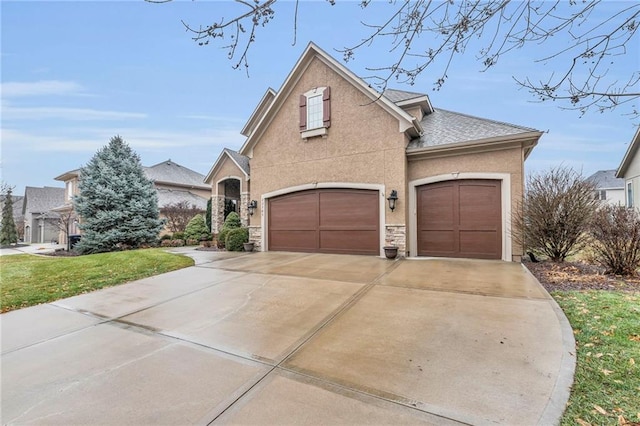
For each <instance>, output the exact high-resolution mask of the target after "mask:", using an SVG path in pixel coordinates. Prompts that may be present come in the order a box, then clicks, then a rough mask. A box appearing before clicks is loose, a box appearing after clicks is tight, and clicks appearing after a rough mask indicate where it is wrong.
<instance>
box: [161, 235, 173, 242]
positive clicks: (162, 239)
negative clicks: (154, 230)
mask: <svg viewBox="0 0 640 426" xmlns="http://www.w3.org/2000/svg"><path fill="white" fill-rule="evenodd" d="M170 239H171V235H169V234H164V235H163V236H162V237H160V241H164V240H170Z"/></svg>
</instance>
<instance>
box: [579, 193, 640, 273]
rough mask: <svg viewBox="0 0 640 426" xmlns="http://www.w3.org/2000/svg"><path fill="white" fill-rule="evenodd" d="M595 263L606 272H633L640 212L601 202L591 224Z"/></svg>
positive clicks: (638, 259)
mask: <svg viewBox="0 0 640 426" xmlns="http://www.w3.org/2000/svg"><path fill="white" fill-rule="evenodd" d="M591 236H592V237H593V240H594V241H593V251H594V258H595V260H596V262H598V263H599V264H600V265H602V266H604V267H605V268H606V273H610V274H616V275H634V274H635V273H636V271H637V269H638V267H640V215H639V214H638V212H637V210H635V209H629V208H626V207H624V206H612V205H608V204H607V205H604V206H602V207H600V208H599V209H598V211H597V212H596V214H595V215H594V217H593V221H592V224H591Z"/></svg>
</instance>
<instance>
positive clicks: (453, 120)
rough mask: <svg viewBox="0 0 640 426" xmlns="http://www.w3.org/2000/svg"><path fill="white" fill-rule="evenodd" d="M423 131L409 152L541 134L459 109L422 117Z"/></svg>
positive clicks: (413, 142) (436, 111) (411, 145)
mask: <svg viewBox="0 0 640 426" xmlns="http://www.w3.org/2000/svg"><path fill="white" fill-rule="evenodd" d="M421 124H422V128H423V129H424V133H423V134H422V136H420V137H419V138H415V139H414V140H412V141H411V142H410V143H409V145H408V146H407V151H418V150H421V149H424V148H429V147H435V146H442V145H453V144H466V143H469V142H481V141H486V140H495V139H496V138H508V137H513V136H526V137H533V136H536V134H537V137H540V135H541V134H542V133H541V132H540V131H538V130H535V129H532V128H529V127H523V126H517V125H515V124H508V123H503V122H500V121H494V120H488V119H485V118H479V117H473V116H471V115H466V114H461V113H458V112H452V111H447V110H443V109H436V110H435V111H434V112H432V113H431V114H428V115H425V116H424V117H423V118H422V122H421Z"/></svg>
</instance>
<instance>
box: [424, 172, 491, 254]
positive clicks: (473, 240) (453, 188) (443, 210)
mask: <svg viewBox="0 0 640 426" xmlns="http://www.w3.org/2000/svg"><path fill="white" fill-rule="evenodd" d="M417 191H418V193H417V199H418V256H444V257H467V258H477V259H501V258H502V226H501V224H502V214H501V212H502V209H501V203H500V181H495V180H456V181H447V182H438V183H434V184H429V185H424V186H420V187H418V188H417Z"/></svg>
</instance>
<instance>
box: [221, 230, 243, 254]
mask: <svg viewBox="0 0 640 426" xmlns="http://www.w3.org/2000/svg"><path fill="white" fill-rule="evenodd" d="M248 242H249V228H234V229H231V230H230V231H229V233H228V234H227V239H226V240H225V247H226V248H227V250H229V251H242V250H243V248H244V246H243V244H244V243H248Z"/></svg>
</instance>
